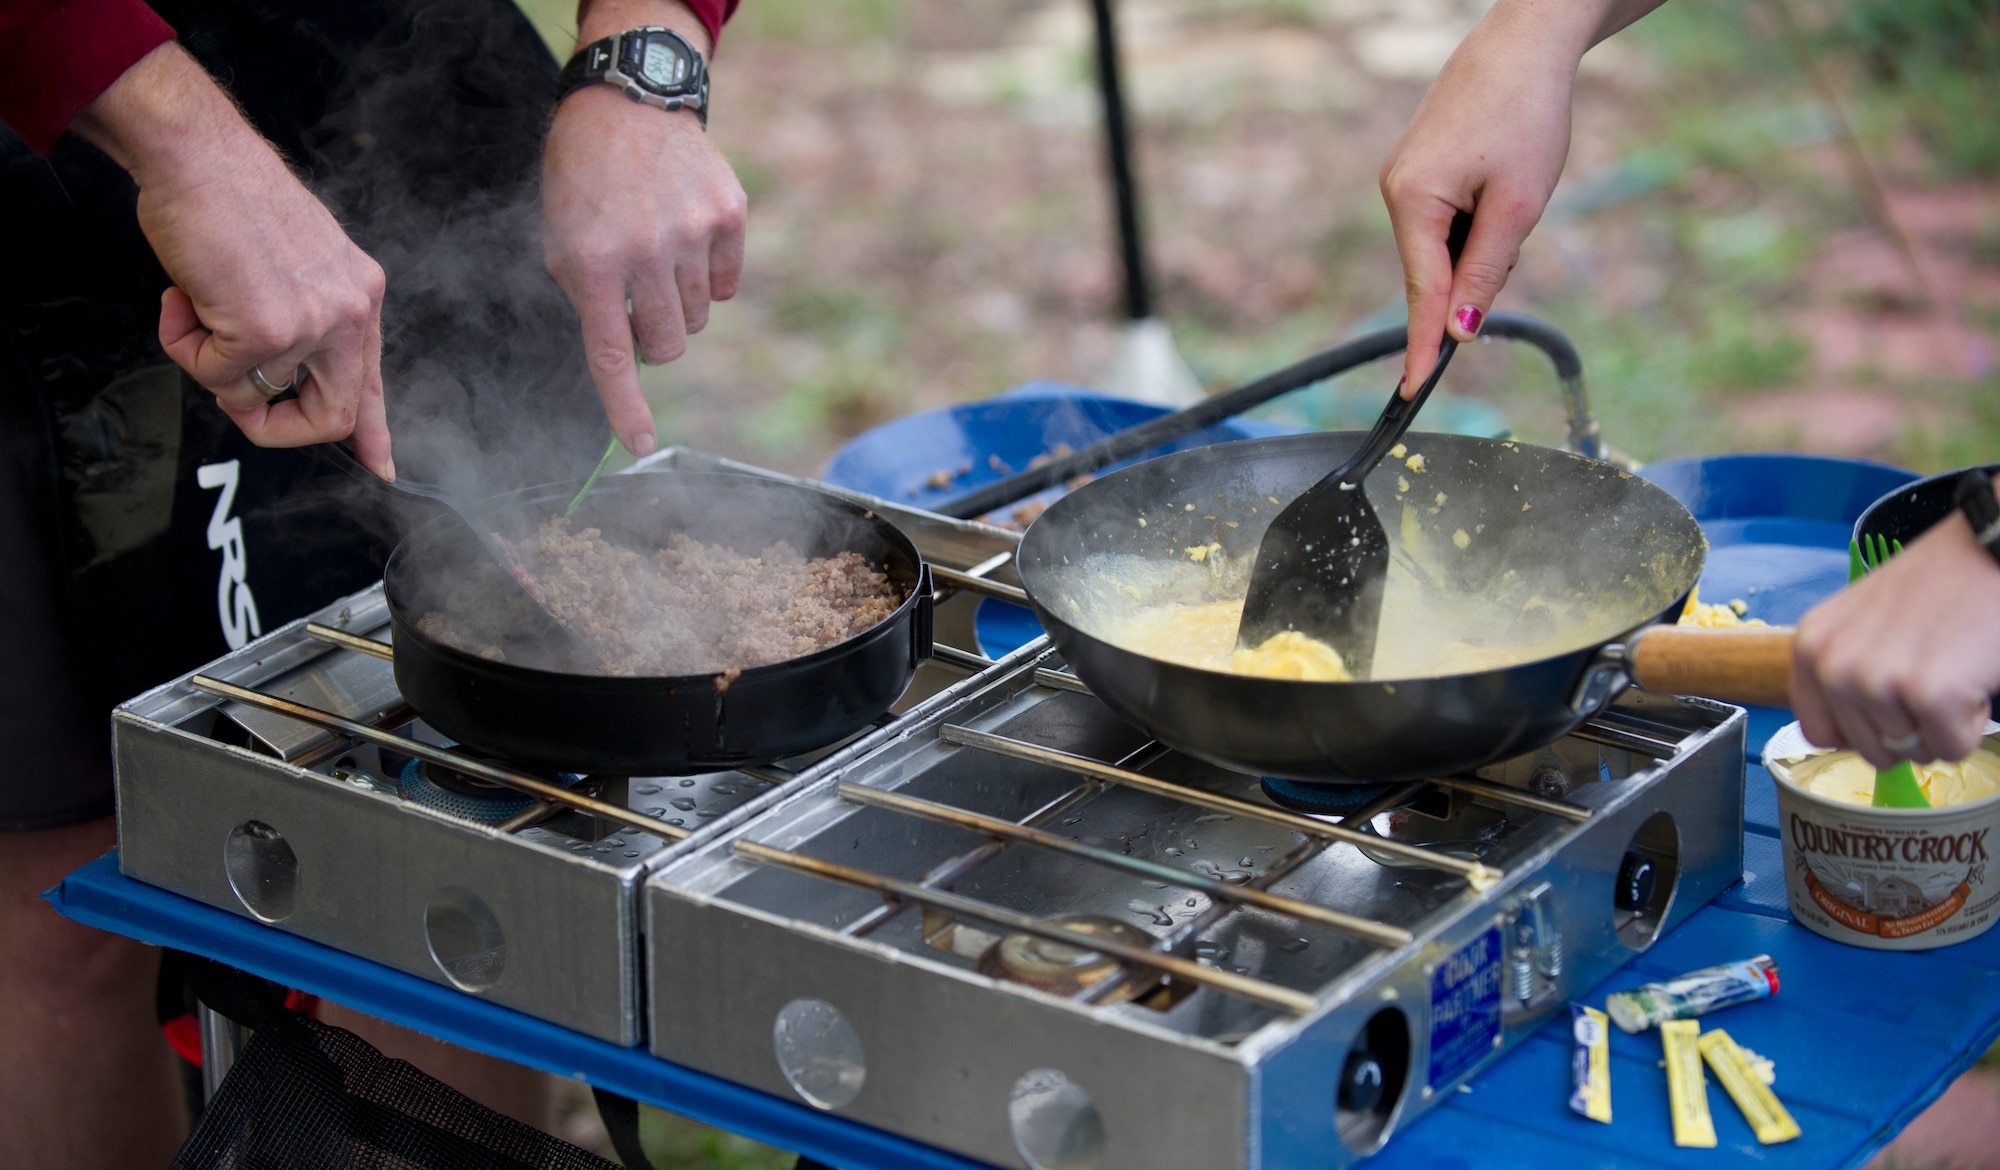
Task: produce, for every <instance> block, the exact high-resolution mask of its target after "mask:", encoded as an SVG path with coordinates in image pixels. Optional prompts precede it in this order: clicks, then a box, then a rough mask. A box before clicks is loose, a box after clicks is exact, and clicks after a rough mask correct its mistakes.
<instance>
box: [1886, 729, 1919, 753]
mask: <svg viewBox="0 0 2000 1170" xmlns="http://www.w3.org/2000/svg"><path fill="white" fill-rule="evenodd" d="M1923 742H1924V737H1923V735H1922V734H1921V733H1919V732H1915V731H1913V732H1911V733H1910V734H1908V735H1885V736H1883V737H1882V748H1883V750H1884V751H1891V752H1894V753H1896V754H1897V755H1899V756H1907V755H1909V754H1910V753H1911V752H1913V751H1916V750H1917V746H1918V745H1919V744H1921V743H1923Z"/></svg>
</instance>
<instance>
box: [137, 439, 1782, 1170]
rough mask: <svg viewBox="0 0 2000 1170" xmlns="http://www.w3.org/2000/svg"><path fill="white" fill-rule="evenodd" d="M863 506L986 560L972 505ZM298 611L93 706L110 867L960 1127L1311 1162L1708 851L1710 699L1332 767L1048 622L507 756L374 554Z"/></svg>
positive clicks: (1645, 921) (968, 1140)
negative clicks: (1214, 714)
mask: <svg viewBox="0 0 2000 1170" xmlns="http://www.w3.org/2000/svg"><path fill="white" fill-rule="evenodd" d="M656 458H664V459H666V460H673V461H685V462H687V463H698V464H700V463H711V462H713V461H711V460H707V459H706V458H705V457H700V456H695V455H692V454H691V453H687V452H669V453H667V454H666V455H664V456H663V457H656ZM872 506H874V507H876V508H877V509H878V510H880V511H881V512H882V513H883V514H884V515H886V516H888V517H890V518H891V519H892V520H894V521H895V522H896V523H897V524H899V525H900V526H902V527H903V528H904V529H905V531H907V532H909V533H910V535H911V537H912V538H913V539H914V540H915V541H916V542H917V544H918V546H919V548H920V549H922V551H923V553H924V555H925V557H926V559H927V560H928V561H930V562H932V563H933V564H934V565H935V566H937V567H940V568H943V569H946V570H950V569H953V568H956V569H959V570H963V571H967V572H970V573H972V574H973V575H974V577H975V578H980V577H985V576H986V575H988V574H992V575H993V576H996V577H1004V576H1005V560H1006V553H1007V551H1008V549H1009V547H1010V542H1009V539H1008V537H1007V535H1006V534H1004V533H1001V532H999V531H997V530H995V529H991V528H986V527H984V526H981V525H977V524H968V523H965V522H961V521H953V520H947V519H945V518H942V517H937V516H934V515H930V514H927V513H921V512H915V511H912V510H910V509H907V508H902V507H899V506H897V505H896V504H894V503H892V502H888V501H872ZM939 577H940V581H941V582H956V583H957V584H959V585H960V586H961V587H964V586H968V585H971V584H976V582H969V581H968V580H967V578H965V577H964V576H963V574H962V573H951V572H949V571H947V572H944V573H941V574H939ZM978 587H979V588H981V589H983V590H986V591H988V592H996V591H997V592H1004V589H996V588H994V587H991V586H984V585H980V586H978ZM969 601H970V598H968V599H967V602H968V603H969ZM961 616H962V615H961ZM320 617H321V619H322V622H323V623H324V624H315V625H313V626H312V627H308V626H307V625H306V624H304V623H300V624H295V625H293V626H289V627H286V628H285V629H283V630H280V631H277V632H276V633H274V634H272V635H270V636H267V637H266V638H265V639H263V640H262V641H260V642H257V643H254V644H252V645H251V646H248V647H246V648H244V649H243V650H242V651H239V652H237V653H235V654H233V655H231V656H229V657H227V658H225V659H223V660H221V661H219V662H217V663H215V664H213V665H212V666H210V667H208V668H206V669H205V670H204V671H202V672H200V675H201V678H200V679H199V680H197V679H196V678H194V677H193V676H190V678H188V679H183V680H181V681H179V682H176V683H174V684H171V685H169V686H166V687H162V688H160V689H159V690H156V691H153V692H151V693H149V694H147V695H145V696H142V697H141V698H139V699H137V700H134V701H133V702H131V703H128V704H126V705H125V706H124V707H123V708H121V709H120V710H119V712H118V715H117V719H116V737H117V752H118V768H119V776H118V780H119V819H120V842H121V847H122V853H121V856H122V858H123V867H124V870H125V872H126V873H127V874H128V875H130V876H133V877H136V878H139V879H141V880H144V881H148V882H152V883H154V884H156V885H160V886H164V887H166V888H168V889H171V890H174V891H176V892H179V893H181V894H185V895H188V896H191V897H194V898H197V899H199V900H201V901H204V902H207V903H209V904H211V905H215V906H219V907H222V908H225V909H228V910H232V911H235V912H237V913H241V914H245V915H247V916H250V917H253V918H256V919H258V920H260V921H264V922H267V923H270V924H272V925H275V926H277V927H278V928H280V929H283V930H289V931H293V932H296V933H298V934H301V935H305V936H307V937H310V938H314V939H317V940H319V941H321V942H325V943H328V944H331V945H333V946H336V947H340V948H342V949H344V950H347V951H350V952H353V953H355V954H358V955H362V956H365V957H367V958H371V959H375V960H377V961H379V962H383V963H386V964H388V965H389V966H392V967H395V968H398V969H400V970H403V971H407V972H411V973H414V974H417V975H421V976H424V977H426V978H429V979H432V980H435V981H437V982H440V983H446V984H449V985H452V986H455V987H458V988H460V989H462V990H464V991H466V992H467V993H469V994H473V995H478V996H482V997H484V998H488V999H491V1000H494V1001H496V1002H499V1003H503V1004H506V1005H509V1006H511V1007H515V1008H518V1009H520V1010H522V1011H525V1012H529V1013H531V1014H533V1015H536V1016H539V1017H542V1018H544V1019H548V1020H551V1021H553V1022H556V1023H558V1024H562V1025H565V1026H568V1027H571V1028H574V1029H576V1030H579V1031H582V1032H585V1033H588V1034H590V1035H594V1036H598V1037H602V1038H604V1039H607V1040H611V1041H613V1042H616V1043H620V1044H626V1045H636V1044H641V1043H643V1044H645V1045H647V1046H648V1047H649V1048H650V1050H651V1051H652V1052H653V1053H655V1054H656V1055H658V1056H660V1057H663V1058H665V1059H667V1060H671V1061H675V1062H678V1063H680V1064H683V1065H686V1066H689V1067H691V1068H695V1069H698V1070H701V1071H704V1072H708V1073H711V1074H714V1075H717V1076H721V1077H724V1078H727V1079H729V1080H732V1081H736V1082H739V1083H742V1084H745V1085H750V1086H754V1087H757V1088H761V1089H764V1090H767V1091H769V1092H772V1093H775V1094H778V1095H781V1096H784V1097H786V1098H789V1099H793V1100H797V1101H801V1102H803V1103H805V1104H806V1105H809V1106H811V1107H813V1108H817V1109H822V1110H828V1111H832V1112H834V1113H837V1114H840V1115H842V1116H845V1117H849V1118H853V1119H855V1120H858V1121H862V1122H866V1123H868V1124H872V1125H877V1126H880V1127H882V1128H885V1129H888V1130H892V1131H895V1132H897V1133H900V1134H904V1135H907V1136H909V1137H912V1138H915V1139H918V1140H920V1141H924V1142H927V1143H930V1144H933V1145H936V1146H939V1147H943V1148H946V1149H950V1150H954V1151H958V1152H960V1153H963V1154H966V1155H969V1156H971V1157H974V1158H977V1159H981V1160H983V1161H987V1162H991V1163H994V1164H996V1165H1002V1166H1017V1167H1018V1166H1026V1167H1031V1168H1036V1170H1057V1168H1062V1170H1088V1168H1103V1170H1109V1168H1112V1167H1146V1168H1168V1167H1188V1168H1197V1170H1222V1168H1244V1170H1249V1168H1254V1167H1277V1166H1291V1165H1304V1164H1312V1165H1340V1164H1344V1163H1346V1162H1349V1161H1352V1160H1354V1159H1356V1158H1359V1157H1361V1156H1364V1155H1366V1154H1367V1153H1369V1152H1371V1151H1373V1150H1375V1149H1377V1148H1379V1147H1380V1145H1381V1144H1382V1143H1383V1142H1384V1141H1386V1140H1388V1138H1389V1137H1390V1136H1391V1135H1392V1134H1393V1133H1394V1132H1395V1131H1396V1129H1397V1128H1398V1127H1400V1126H1402V1125H1405V1124H1407V1123H1408V1122H1409V1121H1410V1120H1411V1119H1413V1118H1415V1117H1416V1116H1417V1115H1418V1114H1419V1113H1421V1112H1422V1111H1423V1110H1424V1109H1425V1108H1427V1107H1429V1106H1430V1105H1431V1104H1433V1103H1435V1102H1436V1101H1437V1100H1439V1099H1440V1097H1441V1096H1442V1095H1443V1094H1447V1093H1451V1092H1453V1091H1455V1090H1456V1089H1457V1087H1458V1086H1459V1085H1460V1084H1462V1083H1463V1082H1464V1081H1465V1080H1466V1079H1468V1078H1469V1077H1470V1076H1471V1075H1472V1074H1473V1073H1474V1072H1476V1071H1477V1070H1478V1069H1479V1068H1481V1067H1482V1066H1484V1065H1485V1064H1486V1063H1487V1062H1488V1061H1490V1060H1492V1059H1494V1058H1495V1057H1496V1056H1497V1054H1498V1053H1499V1052H1501V1051H1503V1050H1504V1049H1505V1048H1507V1047H1508V1046H1509V1045H1510V1044H1512V1043H1514V1042H1516V1041H1519V1040H1521V1039H1523V1038H1525V1037H1526V1036H1528V1035H1529V1034H1530V1033H1531V1032H1532V1031H1533V1030H1534V1029H1535V1028H1536V1027H1538V1026H1540V1025H1541V1024H1542V1023H1545V1022H1546V1021H1547V1020H1548V1018H1549V1017H1550V1015H1551V1013H1554V1012H1556V1011H1558V1010H1560V1009H1561V1007H1562V1006H1563V1005H1564V1003H1565V1002H1566V1001H1567V1000H1568V999H1570V998H1572V997H1574V996H1578V995H1580V994H1582V993H1583V992H1584V991H1585V990H1587V989H1588V988H1590V987H1592V986H1593V985H1595V984H1596V983H1597V982H1599V981H1600V980H1601V979H1603V978H1604V977H1605V976H1607V975H1609V974H1610V973H1611V972H1612V971H1613V970H1615V969H1616V968H1617V967H1619V966H1621V965H1623V964H1624V963H1625V962H1626V961H1627V960H1628V959H1630V958H1631V956H1632V955H1633V954H1634V953H1636V952H1637V951H1639V950H1642V949H1644V948H1645V947H1646V946H1647V945H1649V944H1650V943H1651V941H1652V940H1653V938H1654V937H1655V936H1656V935H1657V934H1658V933H1659V932H1660V931H1662V930H1664V929H1667V928H1668V927H1670V926H1672V925H1673V924H1674V923H1676V922H1678V921H1679V920H1680V919H1681V918H1683V917H1685V916H1686V915H1688V914H1690V913H1692V912H1693V911H1694V909H1696V908H1697V907H1699V906H1700V905H1702V904H1703V903H1705V902H1706V901H1708V900H1709V899H1710V898H1712V897H1713V896H1714V895H1716V894H1717V893H1720V892H1721V891H1722V890H1723V889H1724V888H1726V887H1727V886H1728V885H1730V884H1731V883H1733V882H1734V881H1736V880H1737V877H1738V875H1739V873H1740V870H1741V842H1742V794H1743V759H1744V756H1743V736H1744V731H1743V728H1744V719H1743V715H1742V713H1741V712H1740V711H1739V710H1737V709H1735V708H1731V707H1726V706H1721V705H1718V704H1713V703H1708V702H1704V701H1701V700H1694V699H1675V698H1671V697H1665V696H1656V695H1647V694H1643V693H1640V692H1637V691H1630V692H1627V693H1626V694H1625V695H1624V696H1623V697H1622V698H1620V699H1619V700H1618V701H1617V702H1616V703H1614V704H1613V705H1612V706H1610V707H1608V708H1606V709H1605V710H1604V711H1603V712H1601V713H1599V714H1598V715H1597V716H1596V717H1594V718H1593V719H1591V720H1590V721H1589V722H1588V723H1586V724H1585V725H1584V727H1583V728H1582V729H1580V730H1579V731H1578V732H1577V733H1576V734H1574V735H1572V736H1570V737H1568V738H1566V739H1563V740H1561V741H1559V742H1557V743H1555V744H1552V745H1550V746H1548V747H1546V748H1543V749H1540V750H1538V751H1536V752H1533V753H1530V754H1527V755H1523V756H1520V757H1518V758H1515V759H1512V760H1509V761H1506V762H1503V763H1500V764H1496V765H1493V766H1490V767H1487V768H1482V769H1480V770H1479V771H1478V772H1477V773H1476V774H1471V775H1465V776H1454V777H1442V778H1439V779H1437V780H1435V781H1429V782H1422V783H1417V784H1411V785H1401V786H1396V787H1393V788H1388V789H1383V790H1379V791H1373V792H1367V793H1361V794H1349V801H1348V807H1344V808H1329V807H1328V805H1329V804H1330V801H1329V799H1328V798H1327V797H1326V796H1325V794H1324V793H1316V792H1315V791H1314V790H1312V789H1309V788H1308V789H1303V790H1302V789H1298V788H1292V787H1288V786H1285V785H1283V784H1273V783H1269V782H1264V781H1260V780H1259V779H1257V778H1255V777H1248V776H1241V775H1236V774H1232V773H1228V772H1224V771H1221V770H1219V769H1216V768H1214V767H1213V766H1211V765H1208V764H1204V763H1201V762H1199V761H1196V760H1193V759H1191V758H1189V757H1186V756H1183V755H1180V754H1178V753H1175V752H1172V751H1169V750H1167V749H1165V748H1162V747H1160V746H1159V745H1157V744H1153V743H1150V742H1148V741H1147V740H1146V738H1145V736H1144V735H1143V733H1141V732H1139V731H1137V730H1135V729H1134V728H1132V727H1131V726H1129V725H1128V724H1126V723H1124V722H1123V721H1122V720H1120V719H1118V718H1117V717H1116V716H1114V715H1113V714H1112V713H1111V712H1110V711H1109V710H1108V709H1107V708H1105V707H1104V706H1103V705H1102V704H1101V703H1099V702H1098V701H1097V700H1095V699H1094V698H1092V697H1091V696H1090V695H1089V693H1088V691H1087V690H1086V689H1085V688H1084V687H1083V686H1082V685H1081V684H1080V683H1079V682H1077V680H1076V679H1075V678H1074V677H1073V676H1071V675H1069V674H1068V673H1066V672H1065V671H1063V669H1062V663H1061V661H1060V660H1059V658H1058V657H1057V656H1056V655H1055V654H1054V652H1053V651H1051V650H1050V649H1049V648H1048V646H1047V643H1046V642H1045V641H1041V640H1037V641H1036V642H1034V643H1031V644H1029V645H1028V646H1025V647H1023V648H1022V649H1021V650H1019V651H1017V652H1015V653H1014V654H1011V655H1009V656H1007V657H1006V658H1004V659H1002V660H1001V661H1000V662H998V663H989V662H987V661H986V660H985V659H983V658H980V657H978V656H976V655H972V654H970V653H968V652H966V651H964V650H956V649H953V648H952V647H950V646H948V645H944V644H942V643H941V644H940V646H939V656H938V658H936V659H934V660H933V661H932V662H931V663H929V664H927V665H926V666H925V667H924V668H923V669H922V670H921V671H920V673H919V681H918V685H917V686H916V687H913V689H912V695H911V696H906V699H905V705H904V706H903V707H902V708H901V709H900V711H899V713H898V714H895V715H893V716H890V717H887V718H885V720H884V722H883V723H882V724H881V725H879V726H878V727H877V728H875V729H873V730H871V731H869V732H866V733H864V734H863V735H862V736H860V737H859V738H857V739H855V740H854V741H852V742H850V743H848V744H845V745H838V746H836V747H834V748H833V749H832V750H831V751H830V752H828V753H827V754H824V755H822V756H820V757H819V758H817V759H813V760H806V759H802V760H794V761H787V762H786V763H785V764H783V765H780V766H774V767H772V768H768V769H754V770H750V771H747V772H729V773H718V774H712V775H704V776H692V777H652V778H636V777H635V778H603V777H576V776H567V775H561V774H554V775H540V776H536V775H524V774H522V773H519V772H517V771H515V770H514V769H512V768H510V767H508V766H507V765H506V763H505V762H504V761H490V760H479V759H472V758H467V756H466V753H461V752H458V751H456V750H454V749H452V748H451V747H450V746H449V745H447V744H444V743H443V742H442V741H441V739H440V737H438V736H436V735H435V734H434V733H431V732H429V730H428V729H427V728H426V727H425V726H424V725H423V724H422V722H421V720H417V719H415V718H414V717H413V716H412V715H411V713H410V712H409V711H408V710H407V709H406V708H405V707H404V706H403V704H402V703H401V700H400V697H399V696H398V695H397V693H396V691H395V686H394V679H393V675H392V674H391V672H390V667H389V664H388V663H387V662H386V661H384V660H383V659H382V657H381V655H383V654H384V653H385V652H386V648H385V647H382V646H381V645H380V644H379V643H377V644H373V645H370V644H364V642H363V641H362V640H361V639H366V638H367V637H368V635H370V634H374V633H377V632H378V631H379V630H380V628H381V627H382V626H383V624H384V623H385V622H386V613H385V612H384V611H383V609H382V605H381V599H380V594H379V591H370V592H365V593H363V594H360V595H357V596H356V597H355V598H353V599H350V600H349V601H348V602H347V603H344V604H343V605H340V606H336V607H334V608H333V609H331V610H329V611H328V612H327V613H325V614H322V615H320ZM953 624H954V623H953V622H952V621H950V620H949V619H948V616H947V610H946V609H945V608H941V609H940V618H939V628H940V630H948V629H950V628H951V626H952V625H953ZM959 624H960V625H963V623H962V622H961V623H959ZM919 695H926V696H928V697H924V698H922V699H921V701H916V696H919Z"/></svg>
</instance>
